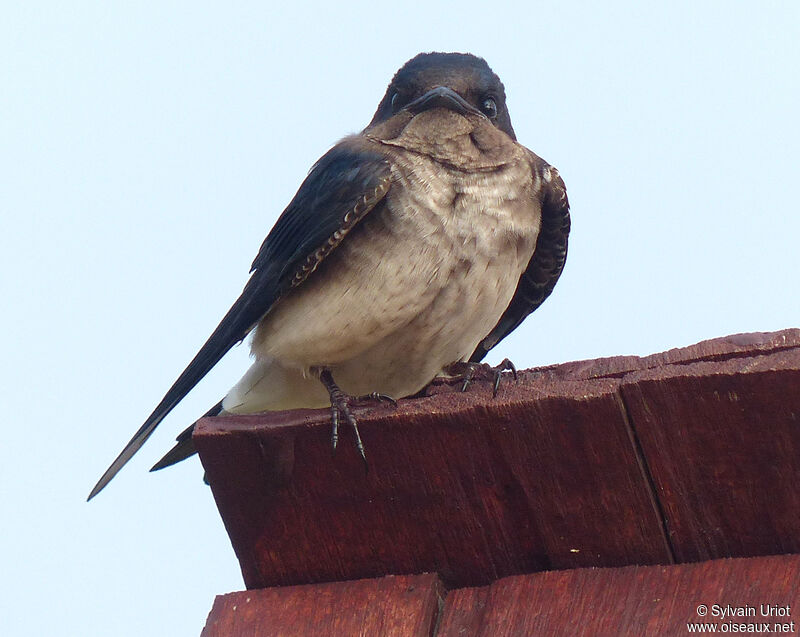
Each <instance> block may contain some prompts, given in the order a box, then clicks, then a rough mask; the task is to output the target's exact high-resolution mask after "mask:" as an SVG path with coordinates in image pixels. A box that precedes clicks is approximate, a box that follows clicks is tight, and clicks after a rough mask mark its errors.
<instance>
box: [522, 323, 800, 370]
mask: <svg viewBox="0 0 800 637" xmlns="http://www.w3.org/2000/svg"><path fill="white" fill-rule="evenodd" d="M798 347H800V329H797V328H791V329H786V330H781V331H779V332H750V333H747V334H732V335H730V336H721V337H719V338H712V339H710V340H707V341H702V342H701V343H696V344H694V345H689V346H688V347H680V348H675V349H670V350H667V351H666V352H659V353H657V354H651V355H650V356H612V357H610V358H597V359H593V360H583V361H573V362H570V363H562V364H560V365H551V366H548V367H541V368H538V369H537V370H535V371H536V372H537V373H538V374H542V375H546V376H548V377H550V378H559V379H563V380H567V379H570V380H586V379H590V378H622V377H623V376H625V375H626V374H629V373H631V372H636V371H642V370H647V369H654V368H658V367H663V366H664V365H676V364H687V363H697V362H701V361H709V362H712V361H725V360H729V359H733V358H749V357H752V356H755V355H765V354H770V353H774V352H781V351H784V350H788V349H793V348H798Z"/></svg>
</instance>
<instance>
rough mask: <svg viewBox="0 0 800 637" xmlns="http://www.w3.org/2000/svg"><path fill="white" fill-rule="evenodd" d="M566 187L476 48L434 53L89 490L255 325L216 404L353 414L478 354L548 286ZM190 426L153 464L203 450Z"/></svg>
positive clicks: (357, 141) (291, 221)
mask: <svg viewBox="0 0 800 637" xmlns="http://www.w3.org/2000/svg"><path fill="white" fill-rule="evenodd" d="M570 223H571V221H570V211H569V201H568V198H567V193H566V188H565V185H564V181H563V179H562V178H561V176H560V175H559V173H558V171H557V170H556V169H555V168H554V167H553V166H551V165H550V164H548V163H547V162H546V161H544V160H543V159H541V158H540V157H539V156H537V155H536V154H535V153H533V152H532V151H531V150H529V149H527V148H526V147H525V146H523V145H522V144H520V143H519V142H517V138H516V135H515V133H514V129H513V127H512V124H511V118H510V115H509V111H508V107H507V104H506V95H505V88H504V86H503V84H502V82H501V81H500V78H499V77H498V76H497V75H496V74H495V73H494V72H493V71H492V69H491V68H490V67H489V65H488V64H487V62H486V61H485V60H484V59H483V58H480V57H477V56H475V55H472V54H470V53H442V52H431V53H420V54H419V55H416V56H415V57H413V58H412V59H410V60H409V61H408V62H406V63H405V64H404V65H403V66H402V67H401V68H400V69H399V70H398V71H397V72H396V73H395V75H394V77H393V78H392V80H391V82H390V83H389V86H388V88H387V89H386V92H385V94H384V96H383V98H382V99H381V100H380V102H379V104H378V107H377V110H376V111H375V114H374V116H373V118H372V120H371V121H370V122H369V124H368V125H367V126H366V128H364V129H363V130H362V131H361V132H360V133H357V134H353V135H349V136H347V137H344V138H343V139H342V140H341V141H339V142H338V143H337V144H335V145H334V146H333V147H332V148H331V149H330V150H329V151H328V152H327V153H325V154H324V155H323V156H322V158H320V159H319V160H318V161H317V162H316V163H315V164H314V165H313V167H312V168H311V170H310V171H309V173H308V175H307V177H306V178H305V180H304V181H303V182H302V184H301V186H300V188H299V189H298V191H297V193H296V195H295V196H294V198H293V199H292V200H291V202H290V203H289V205H288V206H287V207H286V209H285V210H284V211H283V213H282V214H281V215H280V217H279V218H278V220H277V222H276V223H275V225H274V226H273V228H272V229H271V230H270V232H269V233H268V235H267V237H266V239H265V240H264V242H263V243H262V245H261V248H260V249H259V251H258V254H257V255H256V257H255V260H254V261H253V264H252V268H251V271H250V277H249V279H248V281H247V283H246V284H245V286H244V289H243V291H242V293H241V295H240V296H239V298H238V299H237V300H236V301H235V302H234V303H233V305H232V307H231V308H230V310H229V311H228V312H227V313H226V314H225V316H224V317H223V318H222V320H221V322H220V323H219V325H218V326H217V328H216V329H215V330H214V331H213V333H212V334H211V336H210V337H209V338H208V340H207V341H206V342H205V344H204V345H203V346H202V347H201V349H200V350H199V352H198V353H197V354H196V356H195V357H194V358H193V359H192V361H191V362H190V363H189V365H188V366H187V367H186V369H185V370H184V371H183V372H182V373H181V374H180V376H179V377H178V379H177V380H176V381H175V383H174V384H173V385H172V387H170V389H169V390H168V391H167V393H166V395H165V396H164V398H163V399H162V400H161V402H160V403H159V404H158V405H157V406H156V408H155V409H154V410H153V412H152V414H150V416H149V417H148V418H147V420H146V421H145V422H144V424H143V425H142V426H141V428H140V429H139V430H138V431H137V432H136V433H135V434H134V436H133V437H132V438H131V440H130V442H128V444H127V445H126V446H125V448H124V449H123V451H122V452H121V453H120V454H119V456H118V457H117V458H116V459H115V460H114V462H113V463H112V464H111V466H110V467H109V468H108V469H107V470H106V472H105V473H104V474H103V476H102V477H101V478H100V480H99V481H98V482H97V484H96V486H95V487H94V488H93V489H92V491H91V493H90V495H89V498H88V499H89V500H91V499H92V498H93V497H94V496H96V495H97V494H98V493H99V492H100V491H101V490H102V489H103V488H104V487H105V486H106V485H107V484H108V483H109V482H110V480H111V479H112V478H113V477H114V476H115V475H116V474H117V472H118V471H119V470H120V469H121V468H122V467H123V466H124V465H125V464H126V463H127V462H128V461H129V460H130V459H131V457H132V456H133V455H134V454H135V453H136V452H137V451H138V450H139V449H140V448H141V447H142V445H143V444H144V443H145V441H146V440H147V439H148V438H149V437H150V435H151V434H152V433H153V431H154V430H155V428H156V427H157V426H158V425H159V423H161V421H162V420H163V419H164V418H165V416H167V414H168V413H169V412H170V411H171V410H172V409H173V408H174V407H175V406H176V405H177V404H178V403H179V402H180V401H181V400H182V399H183V398H184V397H185V396H186V395H187V394H188V393H189V391H190V390H191V389H192V388H193V387H194V386H195V385H196V384H197V383H198V382H199V381H200V380H201V379H202V378H203V377H204V376H205V375H206V374H207V373H208V372H209V370H210V369H211V368H212V367H213V366H214V365H216V364H217V363H218V362H219V360H220V359H221V358H222V357H223V356H224V355H225V354H226V353H227V352H228V351H229V350H230V349H231V348H232V347H233V346H234V345H237V344H238V343H240V342H241V341H243V340H244V339H245V338H246V337H248V336H250V338H251V342H250V349H251V354H252V355H253V357H254V361H253V363H252V365H251V367H250V368H249V369H248V370H247V372H246V373H245V374H244V376H243V377H242V378H241V380H239V382H238V383H236V385H235V386H234V387H233V388H232V389H231V390H230V391H229V392H228V394H227V395H226V396H225V397H224V398H223V399H222V400H221V401H220V402H219V403H217V404H216V405H215V406H214V407H213V408H211V409H210V410H209V411H208V412H207V413H206V415H207V416H213V415H217V414H221V413H231V414H240V413H254V412H262V411H270V410H283V409H294V408H300V407H311V408H314V407H330V409H331V421H332V424H333V434H332V438H333V443H334V446H335V444H336V441H337V440H338V425H339V423H340V421H342V420H343V421H345V422H347V423H349V424H350V425H351V427H352V429H353V431H354V434H355V437H356V444H357V446H358V447H359V450H360V451H361V454H362V457H364V450H363V444H362V443H361V441H360V436H359V435H358V427H357V422H356V420H355V418H354V417H353V415H352V411H351V407H352V406H353V405H354V404H356V402H357V401H359V400H363V399H369V398H372V399H377V400H385V401H394V399H395V398H402V397H408V396H412V395H414V394H416V393H418V392H420V391H421V390H422V389H423V388H424V387H426V386H427V385H428V384H429V383H430V382H431V381H432V380H434V379H435V378H437V377H439V376H442V375H446V374H447V373H448V370H452V369H454V368H458V366H459V365H461V366H462V367H463V366H467V367H469V366H471V365H476V364H478V363H480V361H482V360H483V358H484V357H485V356H486V354H487V352H489V350H491V349H492V348H493V347H494V346H495V345H497V343H499V342H500V341H501V340H502V339H503V338H505V337H506V336H507V335H508V334H509V333H510V332H512V331H513V330H514V329H516V328H517V327H518V326H519V325H520V323H522V321H523V320H524V319H525V318H526V317H527V316H528V315H529V314H530V313H531V312H533V311H534V310H535V309H536V308H538V307H539V306H540V305H541V304H542V302H543V301H544V300H545V299H546V298H547V297H548V296H549V295H550V293H551V292H552V290H553V288H554V286H555V284H556V282H557V281H558V279H559V277H560V276H561V273H562V271H563V269H564V265H565V262H566V258H567V246H568V237H569V231H570ZM193 427H194V425H192V426H190V427H189V428H187V429H186V430H184V431H183V432H182V433H181V434H180V435H179V436H178V438H177V444H176V445H175V447H174V448H173V449H171V450H170V452H169V453H167V454H166V456H164V458H162V460H160V461H159V462H158V463H157V464H156V465H155V466H154V467H153V470H157V469H161V468H163V467H166V466H169V465H171V464H174V463H175V462H178V461H180V460H183V459H185V458H187V457H189V456H191V455H193V454H194V453H195V449H194V445H193V443H192V439H191V435H192V431H193Z"/></svg>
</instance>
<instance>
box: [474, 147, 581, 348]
mask: <svg viewBox="0 0 800 637" xmlns="http://www.w3.org/2000/svg"><path fill="white" fill-rule="evenodd" d="M536 161H537V162H540V163H542V164H543V162H541V160H540V159H538V157H537V158H536ZM535 169H536V168H535ZM541 171H542V174H543V182H542V183H543V185H542V193H543V196H542V227H541V229H540V230H539V238H538V239H537V240H536V249H535V250H534V252H533V256H532V257H531V260H530V262H529V263H528V267H527V268H526V270H525V272H523V274H522V277H520V280H519V285H517V291H516V292H515V293H514V297H513V298H512V299H511V303H510V304H509V306H508V308H506V311H505V313H504V314H503V316H501V317H500V320H499V321H498V322H497V325H495V326H494V329H492V331H491V332H489V334H488V335H487V336H486V338H484V339H483V340H482V341H481V342H480V343H479V344H478V347H477V349H476V350H475V352H474V353H473V354H472V356H471V357H470V359H469V360H470V361H471V362H474V363H478V362H480V361H482V360H483V358H484V356H486V354H487V353H488V352H489V350H490V349H492V348H493V347H494V346H495V345H497V344H498V343H499V342H500V341H502V340H503V339H504V338H505V337H506V336H508V335H509V334H510V333H511V332H513V331H514V330H515V329H517V327H519V324H520V323H522V321H524V320H525V317H527V316H528V314H530V313H531V312H533V311H534V310H535V309H536V308H537V307H539V306H540V305H541V304H542V303H544V300H545V299H546V298H547V297H548V296H550V293H551V292H552V291H553V288H554V287H555V285H556V283H557V282H558V277H560V276H561V271H562V270H563V269H564V263H566V261H567V241H568V239H569V228H570V218H569V200H568V199H567V189H566V187H565V186H564V180H563V179H561V176H560V175H559V174H558V171H557V170H556V169H555V168H553V167H552V166H548V165H547V164H543V165H542V167H541ZM548 174H549V175H550V179H549V180H548V179H547V178H546V177H547V175H548Z"/></svg>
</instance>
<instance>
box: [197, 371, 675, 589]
mask: <svg viewBox="0 0 800 637" xmlns="http://www.w3.org/2000/svg"><path fill="white" fill-rule="evenodd" d="M618 384H619V381H617V380H606V379H598V380H591V381H550V380H547V379H546V378H538V377H536V376H535V375H529V376H525V377H524V378H523V379H522V380H520V382H518V383H512V382H509V383H507V384H505V385H504V387H503V388H501V392H500V395H499V396H498V397H497V398H496V399H492V397H491V390H490V388H489V387H488V386H487V385H485V384H476V385H475V387H474V388H473V389H472V390H471V391H469V392H467V393H463V394H462V393H459V392H454V393H448V394H440V395H437V396H433V397H430V398H421V399H416V400H406V401H401V404H400V407H399V408H397V409H393V408H391V407H377V408H374V409H371V410H364V411H361V412H359V413H358V417H359V420H360V429H361V434H362V437H363V440H364V444H365V446H366V449H367V455H368V458H369V461H370V471H369V473H368V474H367V475H365V473H364V469H363V466H362V464H361V462H360V459H359V457H358V454H357V452H356V450H355V448H354V447H353V444H352V440H351V439H350V435H349V434H350V432H349V431H345V432H344V437H343V439H342V440H341V441H340V449H339V452H338V454H337V456H336V457H332V455H331V450H330V423H329V415H328V411H327V410H320V411H306V412H283V413H272V414H263V415H255V416H237V417H218V418H212V419H207V420H204V421H202V422H201V423H200V425H199V426H198V428H197V433H196V434H195V443H196V445H197V448H198V450H199V451H200V455H201V458H202V460H203V464H204V466H205V468H206V471H207V475H208V478H209V481H210V483H211V487H212V490H213V492H214V497H215V498H216V500H217V504H218V506H219V509H220V511H221V513H222V517H223V520H224V521H225V525H226V527H227V530H228V533H229V535H230V537H231V540H232V543H233V546H234V549H235V551H236V553H237V556H238V557H239V560H240V563H241V566H242V571H243V574H244V577H245V583H246V585H247V587H248V588H261V587H266V586H276V585H289V584H298V583H313V582H321V581H335V580H347V579H356V578H364V577H377V576H381V575H385V574H389V573H395V574H402V573H420V572H437V573H439V574H440V575H441V576H442V578H443V579H444V581H445V583H446V584H447V585H449V586H467V585H478V584H485V583H488V582H491V581H493V580H495V579H497V578H499V577H505V576H507V575H511V574H515V573H526V572H530V571H539V570H546V569H553V568H556V569H561V568H575V567H580V566H612V565H620V564H628V563H630V562H631V561H633V562H636V563H642V564H653V563H668V562H670V561H671V555H670V552H669V549H668V546H667V544H666V539H665V536H664V532H663V527H662V525H661V521H660V518H659V515H658V511H657V508H656V507H655V505H654V502H653V500H652V493H651V490H650V487H649V485H648V483H647V481H646V480H645V478H644V476H643V473H642V468H641V466H640V460H639V459H638V458H637V457H636V450H635V447H634V445H633V444H632V441H631V437H630V431H629V427H628V424H627V422H626V421H625V418H624V414H623V410H622V408H621V403H620V401H619V393H618Z"/></svg>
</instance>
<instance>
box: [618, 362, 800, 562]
mask: <svg viewBox="0 0 800 637" xmlns="http://www.w3.org/2000/svg"><path fill="white" fill-rule="evenodd" d="M622 394H623V396H624V399H625V403H626V405H627V407H628V411H629V414H630V416H631V419H632V421H633V423H634V425H635V429H636V432H637V434H638V436H639V439H640V441H641V444H642V448H643V450H644V454H645V456H646V458H647V463H648V466H649V468H650V471H651V472H652V475H653V479H654V482H655V484H656V487H657V493H658V498H659V500H660V502H661V505H662V507H663V510H664V512H665V515H666V521H667V526H668V529H669V537H670V541H671V543H672V545H673V547H674V550H675V554H676V556H677V558H678V561H696V560H703V559H709V558H715V557H726V556H751V555H765V554H775V553H789V552H791V553H798V552H800V489H798V485H800V348H795V349H790V350H783V351H777V352H773V353H769V354H763V355H759V356H755V357H750V358H735V359H731V360H728V361H723V362H713V363H709V362H700V363H694V364H690V365H675V366H670V367H662V368H657V369H653V370H648V371H644V372H638V373H635V374H631V375H630V376H626V377H625V380H624V383H623V385H622Z"/></svg>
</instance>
